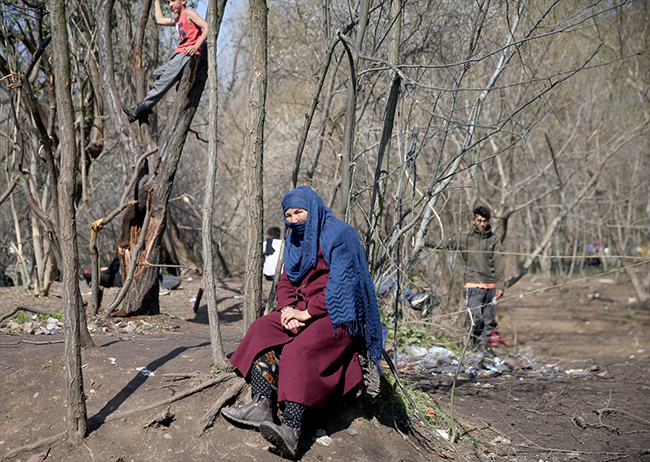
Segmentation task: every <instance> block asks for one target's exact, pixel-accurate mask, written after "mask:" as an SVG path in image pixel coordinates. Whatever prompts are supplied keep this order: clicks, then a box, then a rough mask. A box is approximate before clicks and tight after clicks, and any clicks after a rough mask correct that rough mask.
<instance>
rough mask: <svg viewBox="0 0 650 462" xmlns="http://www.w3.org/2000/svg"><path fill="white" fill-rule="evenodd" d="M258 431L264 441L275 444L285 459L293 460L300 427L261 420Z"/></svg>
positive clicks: (296, 449)
mask: <svg viewBox="0 0 650 462" xmlns="http://www.w3.org/2000/svg"><path fill="white" fill-rule="evenodd" d="M260 433H261V434H262V436H263V437H264V439H265V440H266V441H268V442H269V443H271V444H272V445H274V446H275V448H276V449H277V450H278V452H279V453H280V455H281V456H282V457H284V458H285V459H289V460H295V459H296V453H297V452H298V440H299V439H300V429H299V428H292V427H289V426H287V425H285V424H282V425H276V424H274V423H273V422H262V424H261V425H260Z"/></svg>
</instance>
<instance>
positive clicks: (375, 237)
mask: <svg viewBox="0 0 650 462" xmlns="http://www.w3.org/2000/svg"><path fill="white" fill-rule="evenodd" d="M391 8H392V11H391V23H393V24H394V25H393V33H392V35H391V41H390V51H389V56H388V60H389V61H390V62H392V63H393V64H394V65H396V66H398V65H399V64H400V45H401V41H402V38H401V35H402V1H401V0H395V1H394V2H393V4H392V6H391ZM401 82H402V79H401V78H400V76H399V74H395V76H394V77H393V84H392V85H391V87H390V90H389V92H388V100H387V102H386V112H385V115H384V126H383V128H382V134H381V141H380V144H379V152H378V154H377V167H376V170H375V184H374V187H373V191H372V199H371V201H370V209H371V210H372V216H371V223H370V224H369V227H368V228H369V229H368V247H367V251H366V255H367V258H368V259H370V274H372V275H373V276H374V273H375V271H376V269H377V268H376V267H375V262H376V261H377V259H378V257H379V250H380V246H381V238H380V236H381V226H382V216H383V213H384V197H385V195H386V187H387V185H388V178H387V176H388V169H389V166H390V148H391V139H392V136H393V125H394V123H395V112H396V109H397V101H398V97H399V90H400V85H401ZM375 197H376V201H375Z"/></svg>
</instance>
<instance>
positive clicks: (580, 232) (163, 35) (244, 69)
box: [0, 0, 650, 369]
mask: <svg viewBox="0 0 650 462" xmlns="http://www.w3.org/2000/svg"><path fill="white" fill-rule="evenodd" d="M192 3H193V2H192V1H189V2H188V6H193V7H195V8H197V9H199V8H200V7H201V5H203V8H204V10H205V6H206V5H205V4H197V3H196V2H194V4H192ZM151 5H152V1H151V0H141V1H136V2H132V1H125V0H114V1H113V0H90V1H87V2H80V1H78V0H70V1H69V2H60V1H55V0H50V1H49V2H47V1H46V2H40V1H33V2H27V1H26V0H22V1H21V0H2V4H1V5H0V13H1V18H2V25H1V29H0V40H1V41H2V47H1V49H0V73H1V77H0V78H1V79H2V80H1V81H0V82H1V88H0V135H1V136H0V159H1V161H2V165H3V172H2V174H0V210H1V212H0V239H1V241H0V276H3V278H2V281H3V282H4V284H15V285H22V286H23V287H25V288H26V289H28V290H30V291H33V292H34V293H35V294H39V295H47V294H48V290H49V287H50V284H51V281H52V280H54V279H55V278H64V279H65V278H66V277H68V278H70V277H71V275H74V273H77V274H78V273H79V271H80V270H81V269H82V268H95V276H94V277H96V276H97V268H98V267H99V266H108V264H109V263H110V262H111V260H112V259H113V258H114V257H115V256H116V255H118V254H119V256H120V261H121V263H122V267H123V271H124V276H125V277H127V276H128V274H127V273H128V270H129V269H130V268H132V269H133V271H131V273H132V279H133V281H134V282H133V284H132V285H131V288H130V290H129V293H127V294H125V299H124V303H123V305H120V306H121V307H122V308H121V309H122V310H123V311H124V312H127V313H128V312H138V310H140V309H141V308H142V306H144V305H147V306H148V305H150V304H157V297H158V295H157V294H158V287H157V282H156V281H157V274H158V271H159V268H160V267H161V266H164V267H165V268H166V269H167V271H172V272H183V271H185V272H187V271H190V270H191V269H193V268H197V269H198V271H199V273H201V272H202V271H203V268H204V267H206V268H214V270H213V273H214V275H215V277H221V278H227V277H238V278H247V285H246V290H247V299H248V300H249V303H250V304H253V305H256V304H259V302H260V300H261V298H260V297H259V295H254V294H255V293H256V292H255V291H256V290H257V291H258V292H259V287H261V267H260V265H261V258H259V257H261V243H262V240H263V239H264V237H265V235H264V232H263V230H265V229H266V228H267V227H269V226H281V225H282V214H281V207H280V199H281V197H282V195H283V194H284V193H285V192H287V191H288V190H289V189H291V188H292V184H295V185H301V184H307V185H309V186H311V187H312V188H313V189H315V190H316V191H317V192H318V193H319V194H320V195H321V197H323V199H324V201H325V203H326V205H328V206H330V207H331V208H332V210H333V211H334V212H335V214H336V215H337V216H338V217H339V218H341V219H344V220H346V221H348V222H349V223H351V224H352V225H353V226H354V227H355V228H356V229H357V230H358V231H359V234H360V236H361V238H362V240H363V241H364V245H365V246H366V249H367V258H368V263H369V265H370V268H371V272H372V273H373V275H374V276H375V277H376V280H377V281H379V280H380V278H381V276H382V275H384V274H391V275H394V276H396V277H398V279H399V281H400V283H401V285H407V286H409V287H411V288H412V289H415V290H417V291H419V292H425V293H429V294H430V295H431V296H432V300H434V304H433V306H432V307H431V309H430V310H428V311H427V312H426V313H425V314H426V315H427V316H432V317H433V318H432V319H434V320H436V319H437V320H440V319H441V315H445V314H446V313H449V312H451V311H452V310H455V306H456V305H457V297H458V295H459V288H458V285H457V283H456V282H455V276H457V273H458V263H457V261H456V259H455V257H454V255H453V254H452V253H450V252H446V251H442V250H440V249H439V248H438V247H439V246H440V244H441V243H443V242H444V241H445V240H446V239H448V238H450V237H453V236H454V235H456V234H457V233H458V232H460V231H461V230H462V229H465V228H467V227H468V226H469V220H470V218H471V211H472V210H473V208H474V207H475V206H477V205H485V206H487V207H488V208H490V209H491V210H492V214H493V217H494V219H493V223H492V224H493V226H494V228H495V229H496V230H497V232H498V233H500V236H501V240H502V243H503V248H504V251H505V252H506V255H507V260H506V261H507V266H506V268H507V278H508V279H509V284H515V283H516V282H517V280H518V279H519V278H520V277H521V276H522V275H523V274H525V273H526V272H527V271H532V270H534V271H541V272H542V273H543V275H544V277H545V278H546V280H547V281H548V283H549V284H552V283H553V282H554V281H556V280H558V279H559V278H567V277H569V278H570V277H578V276H580V275H584V274H585V268H586V266H587V265H589V264H592V263H595V262H596V259H595V257H600V258H598V259H597V262H598V263H599V265H600V269H601V270H602V271H603V272H608V271H612V274H614V275H615V277H626V278H629V279H630V280H631V282H632V284H633V286H634V288H635V291H636V296H637V298H638V300H639V301H643V300H648V298H650V268H649V267H648V256H649V253H648V252H649V244H648V230H649V229H650V190H649V188H650V181H649V180H650V138H649V130H650V125H649V123H650V65H649V64H650V55H649V50H648V43H650V37H649V29H650V4H649V3H648V2H647V1H641V0H640V1H607V2H605V1H594V2H578V1H573V0H570V1H564V2H560V1H534V2H533V1H525V0H521V1H516V2H512V1H490V0H483V1H474V2H462V1H454V0H450V1H446V0H442V1H432V0H412V1H407V0H393V1H377V0H359V1H358V2H353V3H352V2H342V1H338V0H322V1H319V2H312V1H305V0H293V1H287V0H268V1H259V0H258V1H253V0H251V5H248V4H246V2H241V1H236V0H231V1H230V2H229V3H226V2H225V1H224V0H221V1H219V2H217V1H214V0H213V4H212V5H210V7H209V8H208V11H207V13H206V15H207V16H208V23H209V24H210V27H211V28H212V29H211V31H212V32H213V33H214V37H213V38H214V40H217V38H216V35H218V41H217V43H218V46H217V47H216V50H215V49H214V48H215V47H214V46H213V47H212V48H211V49H210V51H209V52H208V55H211V56H209V57H208V58H209V59H208V62H209V64H208V66H207V67H208V72H207V73H206V72H205V69H204V68H202V67H201V64H200V63H198V61H193V63H192V65H191V66H189V67H188V69H187V70H186V75H185V76H184V77H183V80H182V81H181V82H180V84H179V86H178V88H177V89H176V91H174V90H172V91H171V92H170V93H169V94H168V95H167V96H166V97H165V99H163V100H162V101H161V102H160V103H159V104H158V105H157V106H156V107H155V110H154V114H152V115H151V116H149V118H148V119H147V121H146V122H144V123H138V122H136V123H133V124H129V123H128V121H127V118H126V115H125V114H124V113H123V112H122V110H121V108H120V105H121V101H120V100H122V99H123V100H124V101H125V102H126V104H129V105H130V104H135V103H136V102H138V101H140V100H141V99H142V97H143V96H144V94H145V93H146V91H147V90H148V89H149V88H150V85H151V82H152V80H153V77H152V75H153V70H154V69H155V68H156V67H157V66H160V65H161V64H162V63H164V62H165V61H166V60H167V59H168V57H169V56H170V54H171V52H172V50H173V49H174V48H175V46H176V45H175V43H176V37H175V31H174V29H173V28H158V27H157V26H155V21H154V20H153V8H152V6H151ZM57 8H59V9H58V10H57ZM210 8H212V10H210ZM256 8H258V9H257V10H256ZM260 8H261V9H260ZM164 9H166V8H165V7H164ZM256 11H257V13H256ZM259 11H266V14H267V16H266V17H263V15H259V14H258V13H259ZM166 13H167V14H169V11H168V10H167V9H166ZM57 21H59V22H57ZM162 29H167V30H162ZM251 31H254V32H255V33H251ZM61 34H63V35H61ZM66 37H67V46H66ZM209 43H211V42H209ZM260 44H261V46H260ZM214 56H216V57H217V58H218V59H217V60H214V59H213V57H214ZM260 63H262V65H260ZM64 69H68V73H65V72H63V71H64ZM206 74H207V76H206ZM256 79H257V80H256ZM206 80H207V83H206ZM204 87H205V90H204ZM66 88H67V90H66ZM261 89H263V92H264V93H257V94H256V91H262V90H261ZM68 90H69V95H68V96H67V98H66V95H65V93H66V91H68ZM260 95H261V97H260ZM66 101H68V102H69V105H67V104H66ZM68 118H69V121H68ZM73 135H74V136H73ZM212 166H214V167H216V173H215V174H213V175H212V176H211V174H210V173H211V172H210V171H211V170H212ZM213 173H214V172H213ZM206 178H207V182H206ZM211 178H213V180H211ZM72 180H73V181H74V183H72V184H70V185H69V187H68V186H66V185H67V182H69V181H72ZM206 185H207V187H206ZM212 187H214V193H213V194H214V199H213V200H212V201H210V196H209V195H208V196H207V198H208V200H207V201H206V200H205V198H206V191H210V193H211V194H212V192H211V190H212ZM129 201H131V202H129ZM256 201H257V202H256ZM68 202H70V206H71V208H70V209H69V210H66V203H68ZM210 202H212V203H211V204H210ZM207 211H209V212H210V214H208V215H206V213H207ZM64 212H66V213H64ZM67 212H69V213H67ZM205 217H208V219H209V220H210V221H211V224H210V223H208V225H207V226H205V224H204V223H203V220H204V219H205ZM143 229H144V231H146V234H145V232H142V230H143ZM206 229H207V231H205V230H206ZM202 230H203V231H202ZM210 233H211V236H210V235H209V234H210ZM75 239H76V241H75ZM139 241H142V242H139ZM206 242H207V243H209V242H212V244H213V245H212V247H213V251H212V250H211V251H210V252H207V253H206V252H205V243H206ZM596 243H598V245H597V246H596ZM139 244H141V247H138V245H139ZM75 246H76V248H78V257H77V256H76V255H74V254H73V253H72V248H73V247H75ZM592 247H593V248H592ZM595 247H598V248H597V249H596V250H595V249H594V248H595ZM140 248H143V249H144V250H143V251H142V252H141V253H138V249H140ZM594 252H599V253H594ZM206 255H207V257H206ZM205 258H209V259H210V262H209V263H204V260H205ZM136 261H137V262H138V263H139V264H135V262H136ZM251 261H254V262H253V263H251ZM132 262H133V263H134V264H133V265H132V264H131V263H132ZM247 262H248V263H249V265H248V266H247ZM143 263H146V264H143ZM211 274H212V271H211ZM204 280H205V279H204ZM95 282H96V281H95ZM73 285H74V284H73ZM152 287H153V289H155V290H152ZM75 290H76V293H78V292H79V290H78V288H77V289H74V290H73V289H70V290H69V291H68V292H69V294H68V295H66V300H69V303H70V304H72V305H74V304H76V303H78V301H75V300H77V299H75V295H74V292H75ZM94 300H95V303H93V304H91V305H90V306H89V307H88V309H89V310H91V314H94V313H95V311H96V310H97V307H98V304H97V303H96V298H94ZM107 303H110V300H109V301H106V300H105V301H104V305H102V307H103V308H105V309H106V310H107V311H106V312H105V313H106V314H107V315H108V314H109V313H110V312H111V311H113V310H115V309H116V308H117V306H110V307H108V305H107ZM73 311H74V310H72V309H71V310H70V313H72V312H73ZM82 318H83V316H82ZM83 322H85V321H83V320H82V323H83ZM83 330H84V329H82V331H83ZM70 369H72V368H70Z"/></svg>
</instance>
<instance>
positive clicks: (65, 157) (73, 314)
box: [52, 0, 88, 445]
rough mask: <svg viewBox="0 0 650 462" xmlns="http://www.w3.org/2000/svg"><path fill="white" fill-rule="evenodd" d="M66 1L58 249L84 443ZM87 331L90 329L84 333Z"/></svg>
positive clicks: (58, 36) (57, 9)
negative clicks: (59, 250) (59, 251)
mask: <svg viewBox="0 0 650 462" xmlns="http://www.w3.org/2000/svg"><path fill="white" fill-rule="evenodd" d="M65 5H66V2H65V1H64V0H55V2H54V9H53V12H52V36H53V42H54V63H55V65H54V66H53V67H54V72H55V80H54V81H55V85H56V97H57V106H58V124H59V129H60V131H59V133H60V137H61V145H60V150H61V151H60V153H61V170H60V178H59V183H58V185H54V186H55V187H58V188H59V198H60V201H59V217H60V221H59V245H60V249H61V263H62V265H61V272H62V279H63V301H64V310H65V314H64V324H65V364H66V368H65V382H66V399H67V423H68V441H69V442H70V443H71V444H74V445H80V444H81V443H82V442H83V439H84V437H85V436H86V435H87V434H88V417H87V415H86V397H85V395H84V390H83V375H82V373H81V345H80V332H79V330H80V322H79V317H80V316H79V315H80V313H79V304H80V299H79V296H80V293H79V283H78V281H79V279H78V278H79V276H78V273H79V271H78V270H79V258H78V254H77V229H76V221H75V207H74V187H75V175H76V172H77V155H76V154H77V153H76V149H75V147H76V146H75V140H74V132H75V130H74V109H73V107H72V96H71V92H70V85H71V81H70V62H69V59H70V58H69V51H68V33H67V25H66V8H65ZM86 332H87V331H86Z"/></svg>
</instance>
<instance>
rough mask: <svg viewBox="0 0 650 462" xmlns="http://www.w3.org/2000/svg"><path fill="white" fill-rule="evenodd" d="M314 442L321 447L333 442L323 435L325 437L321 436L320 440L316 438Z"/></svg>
mask: <svg viewBox="0 0 650 462" xmlns="http://www.w3.org/2000/svg"><path fill="white" fill-rule="evenodd" d="M316 442H317V443H319V444H322V445H323V446H329V445H331V444H332V443H333V442H334V440H333V439H332V438H330V437H329V436H327V435H325V436H321V437H320V438H317V439H316Z"/></svg>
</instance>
